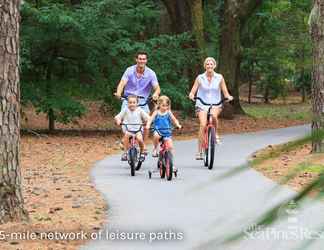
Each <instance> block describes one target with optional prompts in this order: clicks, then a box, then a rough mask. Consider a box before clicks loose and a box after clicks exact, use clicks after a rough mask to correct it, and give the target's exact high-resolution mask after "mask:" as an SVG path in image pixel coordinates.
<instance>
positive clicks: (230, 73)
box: [219, 0, 262, 113]
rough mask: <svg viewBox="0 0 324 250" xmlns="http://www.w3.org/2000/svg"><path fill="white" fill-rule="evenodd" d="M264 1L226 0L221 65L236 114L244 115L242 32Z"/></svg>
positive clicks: (220, 68)
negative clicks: (241, 74)
mask: <svg viewBox="0 0 324 250" xmlns="http://www.w3.org/2000/svg"><path fill="white" fill-rule="evenodd" d="M261 4H262V0H242V1H237V0H225V1H224V10H223V17H222V24H221V27H222V29H221V38H220V57H219V58H220V59H219V61H220V65H219V71H220V72H221V73H222V74H223V75H224V78H225V81H226V82H227V84H228V86H229V90H230V92H231V94H232V95H233V96H234V102H233V103H234V112H235V113H243V109H242V107H241V105H240V99H239V98H240V96H239V81H240V79H239V77H240V65H241V60H242V49H241V31H242V29H243V27H244V26H245V24H246V22H247V20H248V19H249V17H250V16H251V15H252V14H253V13H254V12H255V10H256V9H257V8H258V7H259V6H260V5H261Z"/></svg>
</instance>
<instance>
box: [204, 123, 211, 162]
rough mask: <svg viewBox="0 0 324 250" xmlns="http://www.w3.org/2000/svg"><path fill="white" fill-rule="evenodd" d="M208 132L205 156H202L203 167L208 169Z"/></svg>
mask: <svg viewBox="0 0 324 250" xmlns="http://www.w3.org/2000/svg"><path fill="white" fill-rule="evenodd" d="M209 130H210V129H208V131H207V143H206V144H207V145H206V148H205V156H204V165H205V167H208V163H209V161H208V156H209V152H208V151H209V147H210V145H209V137H210V133H209Z"/></svg>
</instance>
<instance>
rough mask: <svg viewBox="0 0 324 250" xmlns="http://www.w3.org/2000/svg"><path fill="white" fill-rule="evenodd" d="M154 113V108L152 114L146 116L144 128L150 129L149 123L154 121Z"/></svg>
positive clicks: (155, 112)
mask: <svg viewBox="0 0 324 250" xmlns="http://www.w3.org/2000/svg"><path fill="white" fill-rule="evenodd" d="M156 114H157V111H156V110H155V111H154V112H153V114H152V115H151V116H150V117H149V118H148V120H147V123H146V127H145V128H146V129H150V127H151V124H152V122H153V121H154V119H155V116H156Z"/></svg>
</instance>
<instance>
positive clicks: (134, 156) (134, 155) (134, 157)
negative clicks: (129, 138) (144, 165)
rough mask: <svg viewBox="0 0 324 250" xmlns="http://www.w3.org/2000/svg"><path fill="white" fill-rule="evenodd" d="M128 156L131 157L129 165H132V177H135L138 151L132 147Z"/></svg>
mask: <svg viewBox="0 0 324 250" xmlns="http://www.w3.org/2000/svg"><path fill="white" fill-rule="evenodd" d="M128 156H129V161H128V163H129V165H130V169H131V176H134V175H135V166H136V162H137V149H136V148H135V147H132V148H130V149H129V152H128Z"/></svg>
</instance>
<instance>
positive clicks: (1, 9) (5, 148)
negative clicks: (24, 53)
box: [0, 0, 27, 224]
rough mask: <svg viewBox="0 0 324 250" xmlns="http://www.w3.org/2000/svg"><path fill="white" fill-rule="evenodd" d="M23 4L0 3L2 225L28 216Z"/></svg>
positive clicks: (7, 0)
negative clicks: (22, 152)
mask: <svg viewBox="0 0 324 250" xmlns="http://www.w3.org/2000/svg"><path fill="white" fill-rule="evenodd" d="M19 6H20V0H4V1H1V5H0V19H1V20H0V21H1V22H0V23H1V25H0V37H1V38H0V72H1V73H0V172H1V175H0V224H2V223H6V222H8V221H14V220H21V219H26V218H27V212H26V210H25V209H24V207H23V204H24V201H23V197H22V193H21V174H20V166H19V141H20V135H19V129H20V127H19V126H20V124H19V123H20V121H19V119H20V116H19V111H20V110H19V109H20V105H19V102H20V91H19V67H18V66H19Z"/></svg>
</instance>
